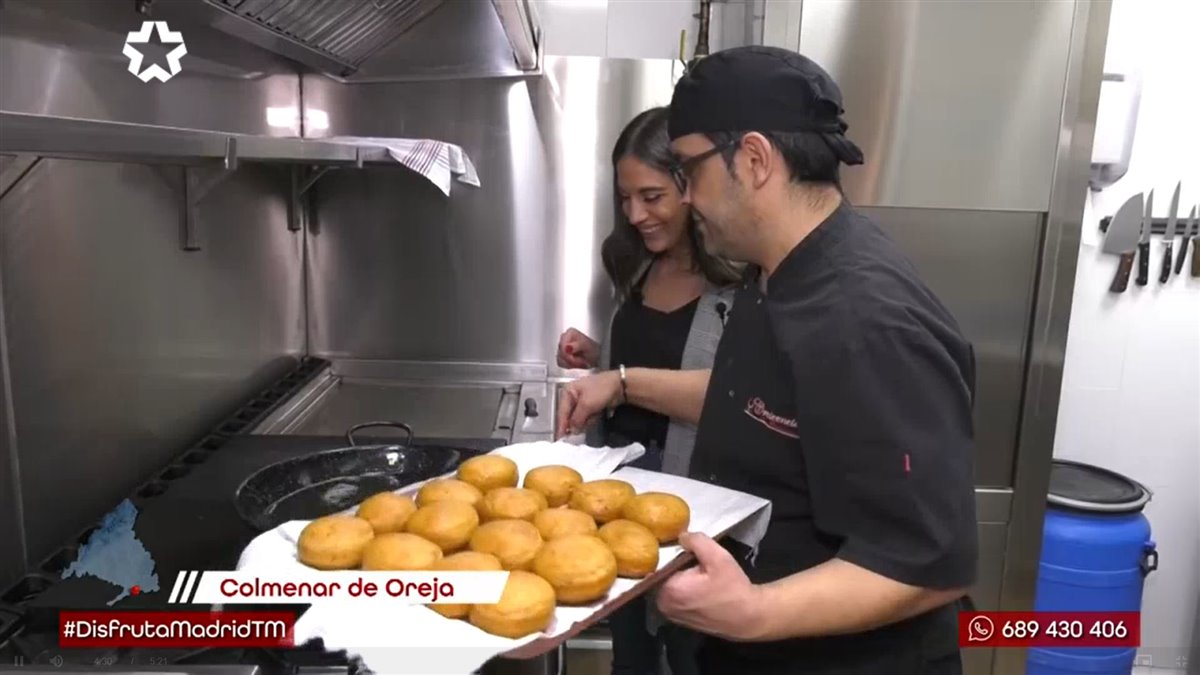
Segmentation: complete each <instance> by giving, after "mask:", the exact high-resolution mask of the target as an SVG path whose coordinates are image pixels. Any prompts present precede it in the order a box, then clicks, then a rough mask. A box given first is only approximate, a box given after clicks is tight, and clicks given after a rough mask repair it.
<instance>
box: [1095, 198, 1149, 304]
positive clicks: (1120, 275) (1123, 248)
mask: <svg viewBox="0 0 1200 675" xmlns="http://www.w3.org/2000/svg"><path fill="white" fill-rule="evenodd" d="M1144 213H1145V205H1144V202H1143V201H1142V193H1140V192H1139V193H1137V194H1136V195H1134V196H1132V197H1130V198H1129V200H1128V201H1126V202H1125V203H1124V204H1122V205H1121V208H1119V209H1117V215H1115V216H1113V219H1112V222H1110V223H1109V224H1108V232H1107V233H1106V234H1105V235H1104V243H1103V244H1101V246H1100V250H1101V251H1102V252H1104V253H1111V254H1113V255H1119V256H1121V261H1120V262H1119V263H1117V274H1116V276H1114V277H1113V280H1112V284H1111V285H1110V286H1109V287H1108V290H1109V291H1111V292H1113V293H1124V292H1125V287H1126V286H1128V285H1129V272H1130V271H1131V270H1133V251H1134V249H1136V248H1137V245H1138V228H1139V227H1140V226H1141V223H1142V220H1143V215H1144Z"/></svg>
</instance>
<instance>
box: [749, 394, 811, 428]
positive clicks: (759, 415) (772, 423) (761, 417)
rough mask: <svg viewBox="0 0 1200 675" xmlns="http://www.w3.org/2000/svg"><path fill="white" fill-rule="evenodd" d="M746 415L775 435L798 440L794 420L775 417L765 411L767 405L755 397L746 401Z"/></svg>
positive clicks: (780, 416)
mask: <svg viewBox="0 0 1200 675" xmlns="http://www.w3.org/2000/svg"><path fill="white" fill-rule="evenodd" d="M745 412H746V414H747V415H749V416H750V417H752V418H754V419H755V420H757V421H758V423H759V424H762V425H763V426H764V427H766V428H768V429H770V430H771V431H774V432H775V433H777V434H781V435H783V436H787V437H788V438H797V439H798V438H800V435H799V434H798V433H797V432H796V431H797V425H796V420H794V419H790V418H787V417H783V416H782V415H776V414H775V413H773V412H771V411H770V410H767V404H766V403H764V402H763V400H762V399H761V398H759V397H757V396H755V397H754V398H752V399H750V400H749V401H746V410H745Z"/></svg>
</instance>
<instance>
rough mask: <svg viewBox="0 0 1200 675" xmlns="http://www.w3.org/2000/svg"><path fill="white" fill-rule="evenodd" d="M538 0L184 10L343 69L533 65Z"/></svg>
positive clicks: (377, 72)
mask: <svg viewBox="0 0 1200 675" xmlns="http://www.w3.org/2000/svg"><path fill="white" fill-rule="evenodd" d="M532 2H533V0H188V1H187V2H179V1H178V0H175V1H172V2H161V3H158V4H154V5H152V8H153V11H154V12H155V13H158V12H159V11H160V10H161V11H162V12H163V13H167V14H170V15H176V16H179V15H186V18H187V19H188V20H189V21H199V22H202V23H205V24H207V25H210V26H212V27H213V28H216V29H218V30H221V31H223V32H225V33H229V34H231V35H235V36H237V37H239V38H241V39H243V40H246V41H248V42H251V43H253V44H256V45H258V46H260V47H263V48H264V49H268V50H270V51H272V52H275V53H277V54H280V55H282V56H285V57H287V58H289V59H292V60H294V61H297V62H299V63H302V64H304V65H307V66H309V67H312V68H314V69H316V70H318V71H320V72H322V73H325V74H327V75H330V76H332V77H335V78H338V79H344V80H348V81H351V80H352V81H361V80H368V79H407V78H411V77H416V78H423V77H431V76H432V77H438V76H451V77H453V76H458V77H461V76H486V75H503V74H513V73H522V72H530V71H534V70H536V69H537V67H538V65H539V62H540V59H539V56H540V52H539V43H540V41H541V27H540V24H539V21H538V18H537V13H536V11H535V9H534V7H533V5H532Z"/></svg>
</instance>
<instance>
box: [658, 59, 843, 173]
mask: <svg viewBox="0 0 1200 675" xmlns="http://www.w3.org/2000/svg"><path fill="white" fill-rule="evenodd" d="M844 112H845V110H844V109H843V108H842V92H841V90H840V89H838V86H837V83H836V82H834V81H833V78H832V77H830V76H829V73H826V72H825V70H824V69H822V68H821V67H820V66H818V65H817V64H816V63H815V62H814V61H812V60H811V59H808V58H806V57H804V56H801V55H800V54H797V53H796V52H793V51H790V50H787V49H781V48H779V47H760V46H753V47H735V48H733V49H726V50H723V51H719V52H717V53H715V54H713V55H711V56H706V57H704V58H702V59H700V61H699V63H697V64H696V66H695V67H694V68H692V70H691V71H689V72H688V73H687V74H686V75H684V76H683V78H681V79H680V80H679V83H678V84H676V85H675V94H674V96H673V97H672V98H671V110H670V118H669V121H668V123H667V133H668V135H669V136H670V137H671V140H675V139H676V138H679V137H680V136H686V135H688V134H694V133H710V132H719V131H766V132H772V131H774V132H781V133H787V132H807V133H815V134H820V136H821V138H823V139H824V140H825V142H826V143H827V144H828V145H829V147H830V148H831V149H832V150H833V151H834V153H835V154H836V155H837V157H838V159H839V160H841V161H842V162H844V163H846V164H862V163H863V154H862V151H861V150H859V149H858V146H856V145H855V144H854V143H852V142H851V141H850V139H848V138H846V135H845V132H846V129H847V128H848V125H847V124H846V122H845V121H844V120H842V113H844Z"/></svg>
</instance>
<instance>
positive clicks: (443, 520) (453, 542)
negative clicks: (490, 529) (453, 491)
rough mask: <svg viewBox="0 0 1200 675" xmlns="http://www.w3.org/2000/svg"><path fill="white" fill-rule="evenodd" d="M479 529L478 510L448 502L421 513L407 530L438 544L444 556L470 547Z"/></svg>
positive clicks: (409, 521) (412, 520)
mask: <svg viewBox="0 0 1200 675" xmlns="http://www.w3.org/2000/svg"><path fill="white" fill-rule="evenodd" d="M477 527H479V513H478V512H477V511H475V507H473V506H471V505H470V504H467V503H466V502H453V501H447V502H434V503H432V504H430V505H429V506H422V507H421V508H419V509H417V512H416V513H414V514H412V517H410V518H409V519H408V523H407V524H406V525H405V526H404V529H405V531H407V532H411V533H412V534H416V535H420V536H422V537H425V538H426V539H428V540H429V541H432V542H433V543H435V544H437V545H438V546H440V547H441V548H442V552H443V553H453V552H455V551H457V550H459V549H460V548H462V547H464V546H466V545H467V542H468V541H470V540H471V535H472V534H474V532H475V528H477Z"/></svg>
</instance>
